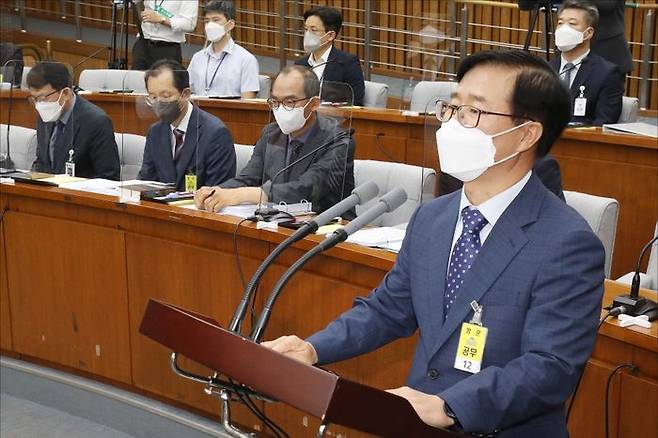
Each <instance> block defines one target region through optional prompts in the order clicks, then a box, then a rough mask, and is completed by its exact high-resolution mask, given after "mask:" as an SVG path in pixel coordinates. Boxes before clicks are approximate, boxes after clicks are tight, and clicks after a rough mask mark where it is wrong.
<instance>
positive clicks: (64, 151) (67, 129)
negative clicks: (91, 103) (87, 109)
mask: <svg viewBox="0 0 658 438" xmlns="http://www.w3.org/2000/svg"><path fill="white" fill-rule="evenodd" d="M83 105H84V103H83V102H82V100H81V98H80V97H77V98H76V101H75V105H74V106H73V110H72V111H71V116H70V117H69V121H68V122H67V123H66V125H65V126H64V132H63V133H62V135H63V136H64V139H63V141H62V145H63V147H60V148H55V154H54V158H55V162H54V163H53V166H52V168H53V170H54V171H55V173H63V172H64V163H66V162H67V161H68V159H69V150H70V149H73V150H74V153H73V162H75V161H76V156H75V154H76V153H77V152H78V149H79V148H76V147H75V139H76V138H77V137H78V131H80V124H81V123H83V121H82V120H81V115H82V113H83V112H84V108H83ZM53 126H54V123H53ZM51 132H52V131H51Z"/></svg>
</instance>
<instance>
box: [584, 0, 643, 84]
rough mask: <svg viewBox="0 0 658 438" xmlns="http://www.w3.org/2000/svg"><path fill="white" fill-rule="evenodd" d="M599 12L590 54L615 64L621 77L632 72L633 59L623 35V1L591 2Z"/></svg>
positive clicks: (605, 0)
mask: <svg viewBox="0 0 658 438" xmlns="http://www.w3.org/2000/svg"><path fill="white" fill-rule="evenodd" d="M591 3H592V4H594V6H596V7H597V9H598V10H599V27H598V28H597V29H596V33H595V34H594V38H592V52H593V53H596V54H597V55H599V56H602V57H603V58H605V59H607V60H608V61H610V62H612V63H613V64H616V65H617V67H619V70H620V71H621V72H622V74H623V75H627V74H628V73H630V72H631V71H633V58H632V57H631V51H630V49H629V48H628V41H626V35H625V34H624V0H591Z"/></svg>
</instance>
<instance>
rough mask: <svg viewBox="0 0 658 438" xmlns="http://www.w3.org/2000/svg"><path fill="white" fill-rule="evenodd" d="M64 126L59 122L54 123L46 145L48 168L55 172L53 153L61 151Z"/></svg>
mask: <svg viewBox="0 0 658 438" xmlns="http://www.w3.org/2000/svg"><path fill="white" fill-rule="evenodd" d="M65 126H66V125H65V124H64V123H62V122H60V121H59V120H58V121H57V122H55V126H54V127H53V133H52V136H51V137H50V144H49V145H48V158H50V168H51V169H52V171H53V172H55V171H56V170H55V153H56V152H55V151H57V150H59V149H61V148H62V147H63V146H62V145H63V144H64V143H63V142H64V135H63V134H64V127H65Z"/></svg>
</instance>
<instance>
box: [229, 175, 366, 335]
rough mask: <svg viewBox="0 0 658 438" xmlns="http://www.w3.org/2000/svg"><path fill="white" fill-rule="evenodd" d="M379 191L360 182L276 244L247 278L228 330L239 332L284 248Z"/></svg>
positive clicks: (363, 202) (362, 202) (364, 201)
mask: <svg viewBox="0 0 658 438" xmlns="http://www.w3.org/2000/svg"><path fill="white" fill-rule="evenodd" d="M378 193H379V187H377V184H375V183H374V182H372V181H369V182H367V183H364V184H361V185H360V186H359V187H357V188H355V189H354V190H352V194H351V195H350V196H348V197H346V198H345V199H343V200H342V201H340V202H339V203H337V204H335V205H334V206H332V207H330V208H328V209H327V210H325V211H324V212H322V213H321V214H319V215H317V216H316V217H315V219H313V220H311V221H309V222H307V223H305V224H304V225H302V226H301V227H300V228H298V229H297V230H296V231H295V232H294V233H293V234H292V235H291V236H289V237H288V238H287V239H286V240H284V241H283V242H281V243H280V244H279V245H277V247H276V248H274V250H273V251H272V252H271V253H270V254H269V255H268V256H267V257H266V258H265V260H263V263H261V264H260V266H259V267H258V269H257V270H256V272H255V273H254V275H253V276H252V277H251V280H249V283H248V284H247V287H246V288H245V290H244V294H243V296H242V300H241V301H240V303H239V304H238V307H237V308H236V309H235V312H234V314H233V318H232V319H231V323H230V325H229V330H231V331H233V332H239V331H240V326H241V324H242V321H243V320H244V317H245V314H246V312H247V306H248V304H249V301H250V300H251V298H252V296H253V294H254V292H255V290H256V288H257V287H258V284H259V283H260V279H261V278H262V276H263V274H264V273H265V270H266V269H267V268H268V267H269V266H270V265H271V264H272V262H274V260H275V259H276V258H277V257H278V256H279V254H281V253H282V252H283V251H284V250H285V249H286V248H288V247H289V246H290V245H292V244H293V243H295V242H297V241H299V240H301V239H303V238H304V237H306V236H308V235H309V234H311V233H314V232H316V231H317V230H318V228H320V227H321V226H322V225H324V224H326V223H328V222H329V221H330V220H332V219H333V218H334V217H336V216H340V215H341V214H343V213H345V212H346V211H348V210H351V209H352V208H354V207H355V206H357V205H360V204H365V203H366V202H368V201H370V200H371V199H372V198H374V197H375V196H377V194H378Z"/></svg>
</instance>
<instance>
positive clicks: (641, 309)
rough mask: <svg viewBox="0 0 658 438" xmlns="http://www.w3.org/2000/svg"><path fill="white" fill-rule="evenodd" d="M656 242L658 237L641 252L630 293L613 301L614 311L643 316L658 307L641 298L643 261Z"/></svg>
mask: <svg viewBox="0 0 658 438" xmlns="http://www.w3.org/2000/svg"><path fill="white" fill-rule="evenodd" d="M656 240H658V236H656V237H654V238H653V239H651V240H650V241H649V243H647V244H646V245H644V248H642V251H640V257H639V258H638V260H637V265H636V266H635V273H634V274H633V281H632V282H631V291H630V293H629V294H628V295H619V296H618V297H616V298H615V299H614V300H613V301H612V307H613V310H615V309H619V310H618V313H625V314H627V315H631V316H638V315H643V314H645V313H647V312H649V311H650V310H653V309H655V308H656V307H657V306H658V305H656V303H654V302H653V301H650V300H647V299H646V298H644V297H641V296H640V269H641V265H642V259H643V258H644V254H646V252H647V250H648V249H649V248H651V246H652V245H653V244H654V243H655V242H656ZM650 319H651V318H650ZM654 319H655V318H654Z"/></svg>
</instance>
